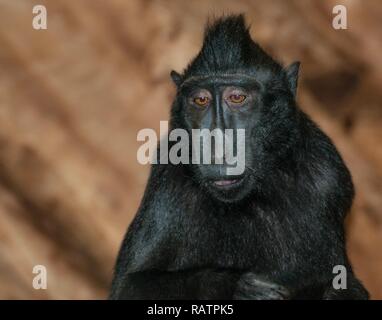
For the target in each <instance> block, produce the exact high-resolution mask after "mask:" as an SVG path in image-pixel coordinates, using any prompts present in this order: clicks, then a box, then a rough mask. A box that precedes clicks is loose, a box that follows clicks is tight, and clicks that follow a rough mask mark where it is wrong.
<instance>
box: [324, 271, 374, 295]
mask: <svg viewBox="0 0 382 320" xmlns="http://www.w3.org/2000/svg"><path fill="white" fill-rule="evenodd" d="M323 299H324V300H367V299H369V293H368V292H367V291H366V289H365V288H364V287H363V285H362V284H361V282H360V281H359V280H358V279H357V278H356V277H355V275H354V274H353V273H352V272H350V273H348V276H347V288H346V289H335V288H334V287H333V284H332V283H330V284H329V286H328V287H327V289H326V291H325V293H324V296H323Z"/></svg>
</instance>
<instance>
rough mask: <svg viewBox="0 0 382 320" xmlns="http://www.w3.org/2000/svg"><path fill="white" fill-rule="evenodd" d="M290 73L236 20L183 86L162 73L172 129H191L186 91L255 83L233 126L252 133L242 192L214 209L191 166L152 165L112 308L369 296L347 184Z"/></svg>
mask: <svg viewBox="0 0 382 320" xmlns="http://www.w3.org/2000/svg"><path fill="white" fill-rule="evenodd" d="M298 67H299V64H298V63H295V64H293V65H291V66H290V67H289V68H287V69H284V68H283V67H282V66H281V65H280V64H279V63H277V62H276V61H275V60H273V59H272V58H271V57H270V56H268V55H267V54H266V53H265V52H264V51H263V50H262V49H261V48H260V47H259V45H258V44H256V43H255V42H254V41H253V40H252V39H251V37H250V35H249V32H248V28H247V27H246V25H245V22H244V18H243V16H241V15H240V16H229V17H225V18H222V19H220V20H218V21H217V22H215V23H214V24H213V25H211V26H209V27H208V29H207V32H206V35H205V40H204V44H203V47H202V50H201V52H200V53H199V54H198V55H197V57H196V58H195V59H194V60H193V61H192V63H191V64H190V65H189V66H188V67H187V69H186V70H185V71H184V73H183V74H182V75H180V74H178V73H176V72H172V74H171V76H172V78H173V80H174V82H175V83H176V85H177V87H178V93H177V97H176V99H175V101H174V104H173V107H172V112H171V129H173V128H185V129H187V130H190V129H191V128H190V123H191V122H190V121H191V120H190V119H189V117H190V114H189V113H188V111H187V108H186V106H185V102H184V90H185V87H187V86H194V85H199V84H198V81H199V80H200V77H203V76H208V77H210V78H211V77H212V80H211V81H213V82H214V81H215V82H218V81H220V80H219V79H221V77H223V76H225V75H227V74H233V75H235V74H237V75H238V77H240V75H241V74H244V75H246V76H248V77H253V78H254V79H256V81H257V82H258V84H259V88H258V95H257V98H256V101H255V102H256V103H255V107H254V109H251V112H250V113H248V114H246V115H245V119H244V118H237V119H239V120H237V121H240V123H241V124H243V123H245V125H246V129H247V132H250V133H251V134H250V137H249V141H247V143H248V154H249V156H250V159H247V162H246V164H247V169H246V171H245V182H244V183H243V185H242V187H241V188H240V190H239V191H237V192H238V193H240V196H239V195H237V197H235V198H232V199H231V200H230V201H222V198H224V196H225V195H224V194H221V195H220V197H219V196H217V195H216V194H215V193H214V191H212V188H211V187H210V185H209V184H208V183H206V181H204V178H203V177H204V176H203V175H202V174H201V172H202V171H201V168H200V167H194V166H190V165H171V164H168V165H153V166H152V170H151V175H150V178H149V181H148V184H147V188H146V191H145V195H144V197H143V200H142V203H141V206H140V208H139V211H138V213H137V215H136V217H135V219H134V221H133V222H132V223H131V225H130V227H129V229H128V232H127V234H126V236H125V239H124V241H123V243H122V246H121V249H120V253H119V257H118V260H117V263H116V267H115V276H114V280H113V284H112V290H111V295H110V298H111V299H176V298H177V299H304V298H313V299H366V298H367V297H368V294H367V292H366V290H365V289H364V288H363V286H362V285H361V284H360V282H359V281H358V280H357V279H356V278H355V276H354V274H353V272H352V268H351V266H350V264H349V261H348V258H347V255H346V250H345V238H344V228H343V222H344V217H345V215H346V213H347V212H348V211H349V209H350V207H351V204H352V199H353V193H354V192H353V184H352V180H351V176H350V173H349V171H348V169H347V168H346V166H345V165H344V163H343V161H342V159H341V157H340V155H339V154H338V152H337V150H336V148H335V147H334V146H333V144H332V142H331V141H330V139H329V138H328V137H327V136H326V135H325V134H324V133H323V132H322V131H321V130H320V129H319V128H318V127H317V126H316V125H315V124H314V123H313V122H312V121H311V120H310V119H309V118H308V117H307V116H306V115H305V114H304V113H303V112H302V111H301V110H300V109H299V108H298V107H297V106H296V103H295V93H296V88H297V75H298ZM214 77H216V78H214ZM193 81H194V82H195V81H196V83H194V82H193ZM243 81H245V79H244V80H243ZM235 119H236V118H235ZM235 121H236V120H235ZM226 196H227V195H226ZM339 264H341V265H345V266H346V268H347V270H348V289H346V290H334V289H333V288H332V285H331V283H332V279H333V277H334V275H333V274H332V269H333V267H334V266H335V265H339Z"/></svg>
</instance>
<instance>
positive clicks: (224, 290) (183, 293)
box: [110, 269, 239, 299]
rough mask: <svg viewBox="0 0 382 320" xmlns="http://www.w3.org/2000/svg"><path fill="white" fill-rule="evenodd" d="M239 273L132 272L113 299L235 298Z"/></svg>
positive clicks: (190, 271)
mask: <svg viewBox="0 0 382 320" xmlns="http://www.w3.org/2000/svg"><path fill="white" fill-rule="evenodd" d="M238 278H239V274H238V273H236V272H233V271H228V270H213V269H205V270H201V269H199V270H185V271H174V272H164V271H145V272H136V273H130V274H128V275H127V277H126V278H125V280H124V284H123V288H122V289H121V290H120V292H119V294H118V295H114V296H113V295H112V296H111V297H110V298H111V299H232V296H233V293H234V290H235V286H236V282H237V280H238Z"/></svg>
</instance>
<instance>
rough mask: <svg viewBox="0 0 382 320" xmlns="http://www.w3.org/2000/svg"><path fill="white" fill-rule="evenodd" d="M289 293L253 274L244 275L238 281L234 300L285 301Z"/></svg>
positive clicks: (281, 287)
mask: <svg viewBox="0 0 382 320" xmlns="http://www.w3.org/2000/svg"><path fill="white" fill-rule="evenodd" d="M289 298H290V293H289V292H288V290H287V289H286V288H284V287H283V286H281V285H278V284H276V283H273V282H270V281H268V280H267V279H265V278H264V277H260V276H258V275H257V274H255V273H252V272H247V273H244V274H243V275H242V276H241V277H240V278H239V280H238V282H237V285H236V290H235V293H234V296H233V299H234V300H287V299H289Z"/></svg>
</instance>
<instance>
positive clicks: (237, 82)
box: [181, 73, 260, 90]
mask: <svg viewBox="0 0 382 320" xmlns="http://www.w3.org/2000/svg"><path fill="white" fill-rule="evenodd" d="M228 86H233V87H241V88H244V89H248V90H249V89H257V88H258V87H259V86H260V83H259V82H258V81H257V80H256V79H255V78H254V77H253V76H250V75H248V74H240V73H234V74H229V73H227V74H219V75H201V76H191V77H189V78H187V79H186V80H185V81H183V83H182V85H181V88H182V89H185V90H187V89H195V88H216V87H228Z"/></svg>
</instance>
